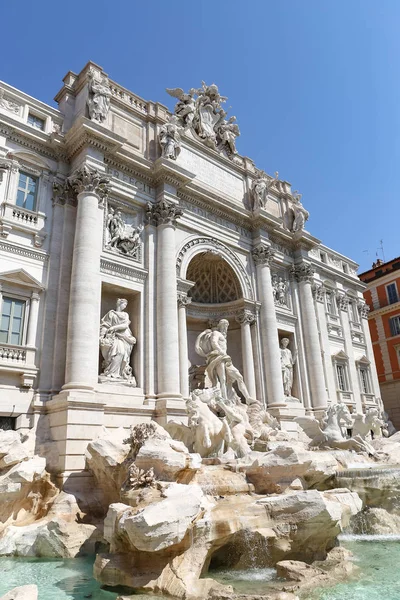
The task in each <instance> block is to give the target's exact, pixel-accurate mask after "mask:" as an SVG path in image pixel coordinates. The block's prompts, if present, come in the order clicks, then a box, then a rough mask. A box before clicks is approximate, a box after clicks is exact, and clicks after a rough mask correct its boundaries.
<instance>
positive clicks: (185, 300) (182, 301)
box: [178, 292, 192, 306]
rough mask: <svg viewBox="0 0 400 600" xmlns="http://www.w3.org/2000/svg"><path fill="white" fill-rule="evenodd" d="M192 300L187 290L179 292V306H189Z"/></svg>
mask: <svg viewBox="0 0 400 600" xmlns="http://www.w3.org/2000/svg"><path fill="white" fill-rule="evenodd" d="M191 302H192V299H191V298H190V296H188V295H187V294H186V293H185V292H178V306H188V304H190V303H191Z"/></svg>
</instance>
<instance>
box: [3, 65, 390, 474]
mask: <svg viewBox="0 0 400 600" xmlns="http://www.w3.org/2000/svg"><path fill="white" fill-rule="evenodd" d="M63 81H64V85H63V87H62V89H61V90H60V91H59V92H58V94H57V96H56V98H55V100H56V102H57V103H58V109H54V108H52V107H50V106H48V105H46V104H44V103H42V102H40V101H38V100H36V99H34V98H31V97H30V96H27V95H26V94H24V93H23V92H21V91H18V90H16V89H14V88H12V87H11V86H9V85H7V84H6V83H1V84H0V176H1V184H0V290H1V295H0V298H1V323H0V421H1V425H2V426H3V427H15V428H16V429H18V430H20V431H28V430H30V429H34V430H36V432H37V439H38V443H42V442H44V441H47V442H48V443H50V444H53V450H54V452H53V453H52V458H51V465H49V467H50V468H52V469H53V470H54V471H56V472H59V473H63V474H64V476H68V474H71V473H79V472H81V471H82V469H83V468H84V465H85V459H84V451H85V448H86V445H87V443H88V441H90V440H92V439H93V438H95V437H96V436H97V435H98V434H99V433H100V431H101V430H102V427H106V428H108V429H112V428H117V427H129V426H130V425H132V424H134V423H136V422H139V421H143V420H150V419H156V420H158V421H159V422H161V423H163V422H165V421H166V420H169V419H178V420H179V419H184V418H185V398H187V397H188V396H189V394H190V391H191V389H193V388H194V387H196V386H198V385H202V374H203V373H204V359H202V358H201V357H200V356H199V355H198V354H197V353H196V351H195V341H196V338H197V336H198V334H199V333H200V332H201V331H203V330H204V329H205V328H207V327H209V328H212V327H215V326H216V324H217V323H218V321H219V320H220V319H221V318H224V319H227V320H228V321H229V329H228V352H229V354H230V355H231V356H232V360H233V363H234V364H235V366H236V367H237V368H238V369H239V370H240V371H241V373H242V374H243V376H244V381H245V384H246V386H247V388H248V391H249V394H250V396H251V397H253V398H257V399H258V400H260V401H261V402H263V403H264V404H265V405H266V406H267V407H268V410H269V411H270V412H272V413H273V414H274V415H275V416H277V417H278V418H279V419H280V420H281V423H282V427H284V428H286V429H288V430H290V429H292V430H293V429H295V428H296V425H295V423H293V419H294V418H295V417H296V416H299V415H304V414H315V415H317V416H319V415H321V414H323V411H324V409H325V408H326V406H327V405H328V404H329V403H335V402H344V403H346V404H347V405H348V406H349V408H350V409H351V411H352V412H356V411H358V412H361V411H363V410H364V409H365V408H366V407H369V406H375V405H377V404H379V385H378V378H377V374H376V369H375V363H374V354H373V349H372V343H371V338H370V334H369V329H368V321H367V315H368V307H367V305H366V302H365V300H364V297H363V290H364V285H363V284H362V283H361V282H360V280H359V279H358V277H357V274H356V271H357V265H356V264H355V263H354V262H353V261H352V260H350V259H348V258H346V257H345V256H342V255H341V254H339V253H337V252H335V251H334V250H331V249H329V248H327V247H326V246H324V245H323V244H322V243H321V242H320V240H318V239H316V238H315V237H314V236H312V235H311V234H310V233H309V232H308V231H307V230H306V229H305V223H306V221H307V218H308V213H307V211H306V210H305V209H304V207H303V205H302V203H301V197H300V195H299V194H297V193H295V192H293V191H292V189H291V186H290V184H289V183H288V182H286V181H282V180H280V179H279V178H278V176H277V174H276V176H275V177H271V176H269V175H267V174H266V173H265V172H264V171H261V170H259V169H258V168H257V167H256V166H255V164H254V163H253V161H252V160H251V159H250V158H247V157H243V156H240V155H239V154H238V153H237V151H236V138H237V136H238V135H239V129H238V126H237V124H236V123H235V119H234V118H233V117H231V118H229V119H228V118H225V117H226V112H225V111H224V110H223V109H222V106H221V105H222V103H223V101H224V99H223V97H221V96H220V95H219V92H218V88H217V87H216V86H215V85H211V86H207V85H205V84H203V86H202V88H199V89H197V90H194V89H193V90H190V92H188V93H184V92H183V90H179V89H175V90H168V92H169V93H170V95H173V96H175V97H176V98H177V105H176V107H175V112H174V115H171V114H170V113H169V111H168V110H167V108H166V107H165V106H163V105H162V104H160V103H155V102H152V101H146V100H143V99H142V98H140V97H139V96H137V95H136V94H134V93H132V92H130V91H129V90H127V89H125V88H123V87H122V86H120V85H119V84H118V83H116V82H114V81H112V80H110V79H109V78H108V76H107V75H106V74H105V73H104V72H103V71H102V69H101V68H100V67H98V66H97V65H95V64H94V63H88V64H87V65H86V66H85V67H84V69H83V70H82V71H81V72H80V73H79V74H75V73H72V72H69V73H68V74H67V75H66V76H65V78H64V80H63ZM194 83H195V82H194ZM125 315H127V316H125ZM100 322H101V324H100ZM121 324H122V325H121ZM116 332H119V335H116ZM121 332H122V333H121ZM116 338H117V341H116ZM285 338H286V340H288V341H284V342H283V343H282V339H285ZM288 350H290V352H288ZM283 361H286V362H285V365H284V364H283ZM285 369H286V371H285ZM288 369H289V371H288ZM290 369H292V372H291V375H290ZM284 372H286V374H287V373H289V375H287V376H286V379H285V381H283V379H284V378H283V373H284ZM291 377H292V378H291ZM284 384H285V385H284Z"/></svg>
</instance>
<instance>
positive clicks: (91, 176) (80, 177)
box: [68, 165, 110, 200]
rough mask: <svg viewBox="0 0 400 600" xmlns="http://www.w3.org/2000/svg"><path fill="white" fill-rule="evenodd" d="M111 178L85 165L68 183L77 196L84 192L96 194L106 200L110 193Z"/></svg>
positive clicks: (69, 178)
mask: <svg viewBox="0 0 400 600" xmlns="http://www.w3.org/2000/svg"><path fill="white" fill-rule="evenodd" d="M109 182H110V178H109V177H107V176H106V175H104V173H100V171H98V170H97V169H93V168H91V167H88V166H87V165H83V166H82V167H80V168H79V169H77V170H76V171H75V173H74V174H73V175H71V177H68V183H69V184H70V185H71V187H72V189H73V190H74V192H75V193H76V194H80V193H82V192H87V193H94V194H96V195H97V196H99V198H100V200H104V199H105V198H106V197H107V195H108V192H109V189H110V188H109Z"/></svg>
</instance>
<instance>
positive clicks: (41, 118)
mask: <svg viewBox="0 0 400 600" xmlns="http://www.w3.org/2000/svg"><path fill="white" fill-rule="evenodd" d="M29 118H32V119H33V120H35V119H36V120H37V121H40V122H41V123H42V125H43V126H42V127H37V125H35V124H34V123H30V122H29ZM26 123H27V125H29V126H30V127H33V128H34V129H37V130H38V131H45V130H46V119H44V118H43V117H41V116H40V115H37V114H35V113H34V112H32V111H29V112H28V116H27V118H26Z"/></svg>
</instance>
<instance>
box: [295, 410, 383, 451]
mask: <svg viewBox="0 0 400 600" xmlns="http://www.w3.org/2000/svg"><path fill="white" fill-rule="evenodd" d="M295 421H296V422H297V423H298V424H299V425H300V427H301V428H302V429H303V430H304V432H305V433H306V435H308V437H309V438H311V443H310V446H316V447H318V448H335V449H338V450H354V451H355V452H366V453H367V454H370V455H371V456H374V455H375V454H376V452H375V449H374V448H373V447H372V446H371V445H370V444H369V443H368V442H367V441H366V440H364V439H363V438H362V437H361V436H360V435H356V436H354V437H351V438H346V437H345V436H344V435H343V430H342V427H344V428H348V429H351V428H352V427H353V423H354V421H353V418H352V416H351V414H350V412H349V409H348V408H347V406H346V405H345V404H332V405H331V406H329V407H328V408H327V409H326V414H325V417H324V418H323V420H322V424H321V423H320V422H319V421H317V419H315V418H314V417H297V418H296V419H295Z"/></svg>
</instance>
